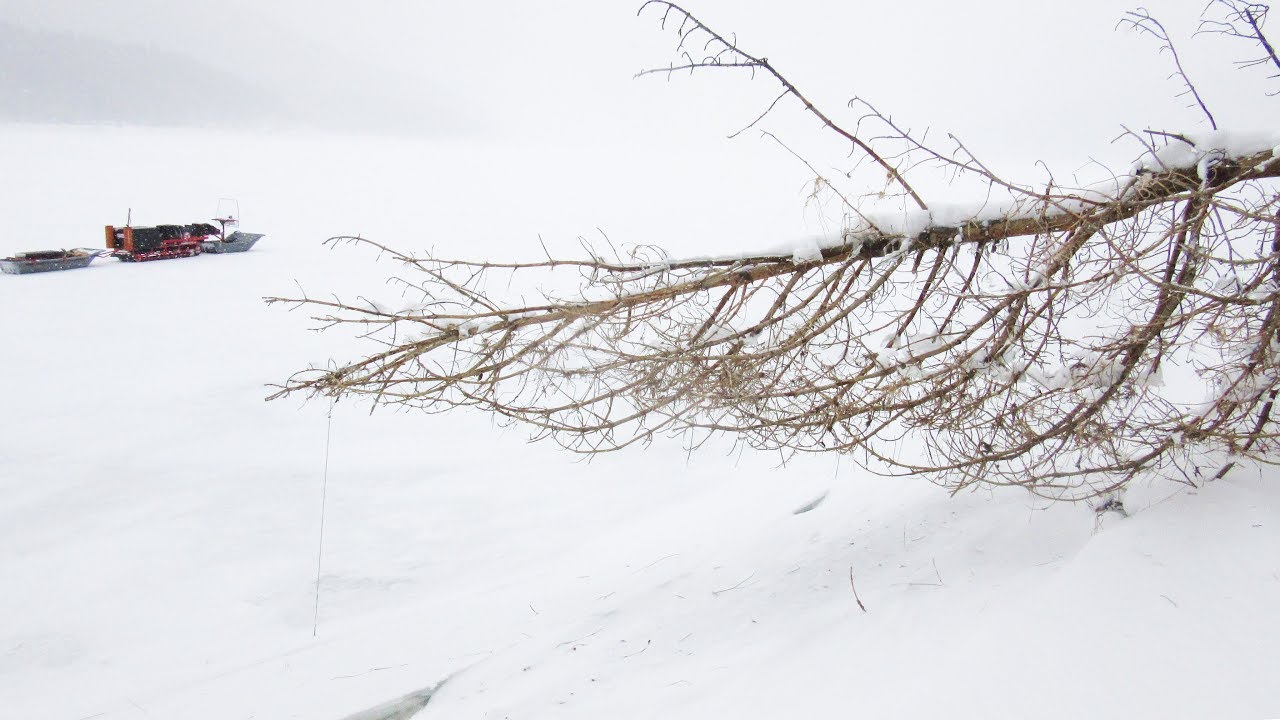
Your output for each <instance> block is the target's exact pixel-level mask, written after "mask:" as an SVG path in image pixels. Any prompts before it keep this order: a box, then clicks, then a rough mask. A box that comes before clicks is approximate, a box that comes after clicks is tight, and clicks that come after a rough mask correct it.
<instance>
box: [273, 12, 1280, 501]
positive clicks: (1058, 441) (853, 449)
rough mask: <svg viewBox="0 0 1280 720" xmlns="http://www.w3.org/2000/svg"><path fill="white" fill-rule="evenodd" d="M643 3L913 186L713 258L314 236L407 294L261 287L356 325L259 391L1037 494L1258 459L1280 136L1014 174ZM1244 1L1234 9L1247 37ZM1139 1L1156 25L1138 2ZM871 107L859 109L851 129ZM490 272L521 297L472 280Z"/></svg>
mask: <svg viewBox="0 0 1280 720" xmlns="http://www.w3.org/2000/svg"><path fill="white" fill-rule="evenodd" d="M1211 7H1212V6H1211ZM646 9H648V10H650V11H654V10H656V11H660V13H661V17H660V21H661V23H662V24H663V25H664V27H669V28H674V29H675V30H676V32H677V34H678V38H679V39H678V53H679V55H680V58H681V59H680V60H679V61H677V62H674V63H672V64H671V65H669V66H668V67H667V68H665V69H662V70H660V71H647V72H680V71H688V72H699V71H704V70H712V69H717V68H745V69H749V70H751V71H753V72H762V73H764V74H765V75H766V76H768V77H770V78H772V79H773V80H774V81H776V82H778V83H780V85H781V87H782V88H783V90H782V94H781V95H779V96H778V97H777V98H775V99H774V100H773V102H772V103H770V104H769V105H768V106H767V107H766V109H765V111H764V114H765V115H767V114H768V113H769V112H772V111H775V110H776V109H777V108H778V107H779V103H780V102H781V101H783V100H786V99H788V98H790V99H792V100H794V101H798V103H799V105H800V107H801V109H802V110H803V111H804V112H807V113H811V114H813V115H815V116H817V117H818V118H819V119H820V120H822V122H823V125H824V127H826V128H828V129H830V130H833V131H835V132H836V133H838V134H840V135H841V136H842V137H845V138H846V139H847V140H849V141H850V142H851V143H852V144H853V147H854V148H856V149H859V150H861V153H862V154H861V155H860V156H859V157H858V158H856V160H857V161H865V162H869V163H870V164H871V165H872V166H875V167H878V168H880V169H881V170H887V171H888V177H889V181H890V182H891V183H893V184H896V185H897V186H898V187H899V188H901V190H902V192H903V193H905V195H907V196H909V197H910V198H911V200H912V201H913V203H914V205H915V209H913V210H911V211H909V212H906V213H903V212H898V213H894V214H886V215H880V214H877V213H876V212H874V211H873V209H871V208H870V207H869V206H867V205H865V204H863V203H857V202H854V201H852V200H849V199H845V201H846V203H847V206H848V207H849V208H850V220H849V222H848V224H847V226H846V227H845V229H844V230H843V231H842V232H841V233H840V234H839V235H837V236H835V237H829V238H821V239H818V240H806V241H803V242H800V243H794V244H791V245H788V246H783V247H779V248H775V249H771V250H765V251H761V252H754V253H742V254H739V255H735V256H732V257H705V258H688V259H673V258H671V257H669V256H668V255H667V254H666V253H665V252H664V251H663V250H662V249H661V248H658V247H654V246H640V247H633V248H626V249H619V248H616V247H613V246H612V245H611V244H608V243H606V244H605V246H603V247H593V246H589V245H588V246H587V250H588V253H587V257H585V258H581V259H563V258H553V257H551V256H550V255H549V254H548V256H547V257H546V259H545V260H541V261H534V262H525V263H500V262H489V261H472V260H459V259H447V258H437V257H432V256H430V255H418V254H411V253H404V252H401V251H398V250H395V249H393V248H391V247H390V246H387V245H383V244H381V243H378V242H375V241H371V240H368V239H364V238H358V237H354V238H353V237H336V238H333V239H332V240H331V242H333V243H335V244H342V243H354V244H356V245H359V246H363V247H367V248H370V249H373V250H375V251H377V252H378V253H380V254H384V255H389V256H390V257H392V258H393V259H395V260H396V261H398V262H399V263H401V264H402V265H403V266H404V268H405V269H406V272H405V273H403V274H401V275H399V276H397V277H396V278H394V282H395V283H396V284H397V286H398V287H399V288H401V289H402V290H403V294H404V297H405V300H406V304H404V306H403V307H401V308H399V309H391V308H389V307H386V306H385V305H383V304H378V303H373V302H369V301H365V300H357V301H352V302H347V301H343V300H341V299H337V298H334V299H329V300H325V299H318V298H311V297H307V296H305V295H304V296H302V297H297V298H270V299H269V302H282V303H289V304H292V305H295V306H297V307H305V308H308V309H309V310H311V311H312V313H313V317H314V318H315V320H316V321H317V322H318V323H319V324H320V325H321V327H351V328H354V329H356V330H358V332H359V334H360V335H361V336H362V337H364V338H366V340H367V341H369V342H373V343H377V344H378V350H377V351H376V352H374V353H372V354H370V355H368V356H367V357H364V358H362V359H357V360H354V361H352V362H350V363H347V364H345V365H342V366H340V367H337V368H336V369H335V368H313V369H309V370H305V371H302V372H300V373H298V374H296V375H295V376H293V377H292V378H290V379H289V380H288V381H287V382H286V383H285V384H284V385H283V386H281V387H280V388H279V389H278V391H277V392H276V393H275V394H274V395H273V396H272V397H273V398H275V397H282V396H286V395H290V394H294V393H302V394H313V395H327V396H334V397H342V396H354V397H366V398H369V399H370V400H372V401H373V402H374V403H377V404H381V405H387V406H400V407H409V408H416V409H421V410H425V411H427V412H443V411H448V410H452V409H455V408H459V407H477V408H481V409H483V410H486V411H489V412H492V413H494V414H496V415H497V416H499V417H501V418H504V419H506V420H508V421H510V422H512V423H517V424H520V425H522V426H524V427H527V428H530V429H531V431H532V432H533V434H534V436H535V437H537V438H545V439H550V440H552V441H554V442H558V443H560V444H561V445H563V446H564V447H566V448H568V449H570V450H572V451H575V452H581V453H598V452H606V451H615V450H620V449H622V448H626V447H629V446H632V445H635V444H645V443H648V442H650V441H652V440H653V439H655V438H658V437H661V436H669V435H674V436H678V437H680V438H682V439H684V441H685V442H686V443H687V444H688V445H689V446H690V447H698V446H700V445H701V444H703V443H705V442H706V441H708V440H709V439H710V438H712V437H716V436H719V435H727V436H729V437H732V438H734V439H735V440H736V441H738V442H742V443H747V444H749V445H751V446H753V447H757V448H765V449H771V450H780V451H783V452H784V453H797V452H841V453H849V454H851V455H853V456H854V458H855V459H857V460H858V461H859V462H860V463H861V464H862V465H863V466H864V467H867V468H870V469H873V470H875V471H878V472H884V473H889V474H920V475H924V476H926V477H928V478H930V479H932V480H934V481H936V482H939V483H941V484H944V485H947V486H949V487H952V488H954V489H957V490H958V489H960V488H964V487H967V486H970V485H973V484H975V483H985V484H997V485H1018V486H1022V487H1026V488H1028V489H1029V490H1031V491H1033V492H1036V493H1039V494H1042V495H1046V496H1050V497H1055V498H1073V499H1078V498H1084V497H1092V496H1097V495H1107V494H1110V493H1114V492H1115V491H1117V490H1118V489H1120V488H1122V487H1123V486H1124V485H1125V484H1126V483H1128V482H1129V481H1130V480H1132V479H1133V478H1135V477H1138V476H1139V475H1141V474H1150V473H1160V474H1163V475H1165V476H1171V477H1175V478H1178V479H1182V480H1184V481H1187V482H1196V481H1197V478H1200V477H1207V476H1211V475H1213V474H1214V471H1215V470H1216V469H1218V468H1220V467H1222V464H1223V462H1225V460H1224V458H1226V457H1228V456H1231V457H1239V456H1248V457H1253V458H1258V459H1263V460H1267V459H1269V458H1270V457H1272V454H1273V453H1274V452H1275V450H1276V448H1277V441H1278V440H1280V434H1277V431H1276V428H1275V427H1274V426H1273V424H1272V423H1271V421H1270V414H1271V408H1272V405H1273V402H1274V399H1275V396H1276V394H1277V388H1280V385H1278V383H1280V360H1278V357H1280V215H1278V210H1280V192H1278V188H1277V182H1276V178H1277V177H1280V159H1278V158H1277V155H1280V147H1277V146H1280V136H1273V137H1263V138H1256V137H1246V136H1242V135H1235V134H1231V133H1227V132H1221V131H1217V132H1213V133H1208V134H1204V135H1196V134H1194V133H1187V134H1179V133H1169V132H1163V131H1161V132H1156V131H1149V132H1146V133H1141V134H1140V133H1129V136H1130V137H1131V138H1132V139H1135V140H1137V141H1139V142H1141V143H1142V145H1141V147H1142V152H1143V154H1142V159H1141V160H1140V161H1139V162H1138V163H1137V164H1135V165H1134V166H1133V167H1132V168H1130V169H1129V170H1128V171H1126V172H1124V173H1119V174H1117V175H1116V176H1115V177H1114V178H1113V179H1112V180H1111V181H1109V182H1108V183H1105V184H1103V185H1098V186H1094V187H1089V188H1078V189H1068V188H1064V187H1061V186H1059V185H1056V184H1053V183H1052V182H1051V183H1049V184H1046V185H1044V186H1040V187H1034V186H1028V185H1024V184H1019V183H1016V182H1013V181H1010V180H1007V179H1005V178H1002V177H999V176H998V175H996V174H995V173H993V172H991V171H990V169H989V168H988V167H987V166H986V165H984V164H983V163H982V162H981V161H980V160H979V159H978V158H977V157H976V156H975V155H973V154H972V153H970V152H969V151H968V149H967V148H965V147H964V146H963V145H960V144H959V143H957V144H956V147H954V148H952V149H950V150H948V151H945V152H944V151H941V150H937V149H935V148H931V147H930V146H928V145H927V144H926V143H924V142H923V141H922V140H919V139H917V138H915V137H914V136H913V135H912V134H911V133H910V132H907V131H904V130H902V129H901V128H900V127H899V126H898V125H896V124H895V123H894V121H893V120H892V119H890V118H889V117H888V116H886V115H884V114H881V113H880V112H879V111H877V110H876V109H875V108H874V107H873V106H871V105H870V104H868V103H863V102H858V103H857V105H856V106H857V107H861V108H862V109H863V110H864V112H865V115H864V116H863V117H862V118H860V119H859V121H858V122H857V123H856V129H857V132H851V131H849V130H847V129H845V128H843V127H842V126H840V125H837V124H836V122H834V121H833V120H831V119H830V117H829V116H828V115H826V114H825V113H823V112H822V111H821V110H819V109H818V108H816V107H815V106H813V104H812V103H810V102H809V101H808V100H807V99H806V97H805V96H804V95H803V94H802V93H801V92H800V91H799V90H797V89H796V85H794V84H793V83H792V82H790V81H789V80H788V79H787V78H785V77H783V76H782V75H781V74H780V73H778V72H777V70H776V69H775V68H774V67H773V65H772V64H770V63H769V61H768V60H767V59H764V58H757V57H755V56H753V55H751V54H749V53H747V52H745V51H743V50H741V49H740V48H739V46H738V44H737V41H736V40H734V39H730V38H729V36H726V35H723V34H720V33H718V32H716V31H714V30H712V29H711V28H710V27H709V26H707V25H706V24H704V23H703V22H702V21H700V20H698V19H697V18H695V17H694V16H693V15H691V14H690V13H688V12H687V11H685V10H684V9H683V8H681V7H680V6H678V5H675V4H673V3H670V2H665V1H664V0H649V2H646V3H645V4H644V5H643V6H642V7H641V12H642V13H643V12H644V11H645V10H646ZM1250 12H1251V13H1252V14H1248V13H1246V14H1244V15H1241V16H1239V17H1238V18H1237V19H1236V20H1235V21H1233V22H1234V23H1235V24H1233V25H1231V27H1233V28H1237V29H1238V30H1239V35H1240V37H1242V38H1244V39H1245V40H1246V42H1250V43H1254V44H1257V43H1258V42H1259V38H1261V37H1263V36H1262V35H1261V31H1260V29H1256V32H1255V28H1253V26H1251V25H1250V24H1249V18H1254V19H1257V18H1259V17H1260V15H1259V13H1257V12H1254V11H1250ZM1133 22H1135V23H1138V24H1140V25H1141V26H1142V27H1144V28H1147V29H1148V30H1149V29H1150V28H1159V29H1160V33H1161V34H1160V37H1162V38H1163V40H1164V41H1165V42H1168V36H1167V33H1164V32H1163V26H1161V25H1158V24H1155V20H1154V18H1150V16H1149V15H1139V16H1137V17H1136V18H1135V19H1134V20H1133ZM1258 28H1260V25H1259V26H1258ZM1184 79H1185V76H1184ZM1187 84H1188V86H1190V82H1189V81H1187ZM1193 92H1194V91H1193ZM1196 97H1197V99H1198V98H1199V96H1198V94H1197V95H1196ZM1204 109H1205V112H1206V114H1207V115H1209V117H1212V115H1211V114H1210V113H1208V108H1207V107H1205V108H1204ZM761 117H763V115H762V116H761ZM753 124H754V123H753ZM872 124H874V125H876V126H878V130H877V131H876V133H877V134H875V135H863V134H861V133H862V132H863V130H864V129H865V128H868V127H870V125H872ZM868 137H869V138H871V139H864V138H868ZM880 146H883V147H893V148H897V149H896V150H895V151H894V152H881V151H880V150H878V149H877V147H880ZM902 148H906V149H905V150H903V149H902ZM929 165H933V166H936V167H941V168H943V169H946V170H948V171H949V172H952V173H955V174H959V175H964V176H967V177H969V178H971V179H977V180H979V181H981V182H982V183H985V185H986V187H987V188H988V190H989V191H997V190H998V191H999V192H1000V193H1002V194H1003V196H1007V198H1008V199H1007V201H1006V202H1004V203H1002V204H997V203H992V202H990V201H988V202H985V203H983V204H974V205H946V204H944V203H930V204H926V203H925V202H924V201H923V200H922V199H921V198H920V197H919V196H918V195H917V194H916V193H915V191H914V189H912V187H911V186H910V185H909V184H907V181H906V175H907V174H908V172H916V171H918V170H919V169H920V168H922V167H925V166H929ZM897 168H904V170H902V171H900V170H899V169H897ZM566 274H567V275H569V276H571V277H572V278H573V279H574V281H573V282H566V278H565V276H566ZM494 280H501V282H494ZM512 283H515V284H517V285H518V286H520V287H521V288H532V289H536V290H537V292H538V295H537V297H536V299H535V300H533V301H529V300H527V299H525V298H526V296H522V295H517V294H515V293H507V294H506V295H504V294H502V293H495V292H492V291H490V290H489V288H492V287H504V286H509V285H511V284H512ZM554 288H569V289H568V290H567V291H561V292H556V291H555V290H554ZM1188 388H1199V389H1201V390H1200V391H1196V392H1188ZM904 438H908V439H909V440H908V441H904ZM1214 463H1216V464H1214ZM1211 464H1214V465H1213V467H1208V465H1211Z"/></svg>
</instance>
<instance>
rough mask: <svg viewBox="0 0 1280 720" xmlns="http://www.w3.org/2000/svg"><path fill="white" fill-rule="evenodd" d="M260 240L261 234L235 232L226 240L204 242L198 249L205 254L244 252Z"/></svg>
mask: <svg viewBox="0 0 1280 720" xmlns="http://www.w3.org/2000/svg"><path fill="white" fill-rule="evenodd" d="M262 238H263V233H246V232H240V231H239V230H237V231H235V232H233V233H231V234H230V235H228V236H227V239H226V240H205V241H204V242H202V243H200V247H201V249H202V250H204V251H205V252H207V253H236V252H245V251H247V250H248V249H249V248H251V247H253V244H254V243H256V242H258V241H259V240H261V239H262Z"/></svg>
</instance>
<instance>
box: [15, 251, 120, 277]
mask: <svg viewBox="0 0 1280 720" xmlns="http://www.w3.org/2000/svg"><path fill="white" fill-rule="evenodd" d="M108 254H110V253H109V252H108V251H106V250H90V249H88V248H76V249H74V250H32V251H31V252H20V253H16V254H14V255H13V257H7V258H2V259H0V272H4V273H7V274H9V275H26V274H28V273H39V272H54V271H56V270H75V269H77V268H82V267H88V265H89V263H91V262H93V260H94V258H96V257H98V256H100V255H108Z"/></svg>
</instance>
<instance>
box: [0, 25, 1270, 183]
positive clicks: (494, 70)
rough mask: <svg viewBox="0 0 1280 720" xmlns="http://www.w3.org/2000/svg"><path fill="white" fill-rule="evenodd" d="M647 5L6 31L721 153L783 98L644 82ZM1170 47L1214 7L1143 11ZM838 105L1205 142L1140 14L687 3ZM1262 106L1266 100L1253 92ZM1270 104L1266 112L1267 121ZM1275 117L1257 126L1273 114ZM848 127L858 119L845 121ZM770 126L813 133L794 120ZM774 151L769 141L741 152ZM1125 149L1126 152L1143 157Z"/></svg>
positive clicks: (988, 134)
mask: <svg viewBox="0 0 1280 720" xmlns="http://www.w3.org/2000/svg"><path fill="white" fill-rule="evenodd" d="M639 5H640V3H639V2H638V1H637V0H564V1H562V2H557V3H529V2H517V1H513V0H508V1H506V2H495V1H492V0H490V1H487V2H485V1H478V2H441V1H439V0H416V1H413V2H410V1H408V0H366V1H364V2H358V3H357V2H349V1H346V0H342V1H339V0H269V1H263V0H186V1H182V2H178V1H175V0H6V2H5V3H4V4H3V6H0V19H7V20H9V21H11V22H16V23H18V24H21V25H24V26H27V27H38V28H43V29H49V30H58V31H65V32H72V33H79V34H89V35H95V36H99V37H113V38H116V39H118V40H121V41H128V42H132V43H142V44H151V45H153V46H155V47H159V48H162V49H166V50H170V51H174V52H181V53H185V54H189V55H191V56H193V57H195V58H199V59H201V60H203V61H204V62H206V63H208V64H211V65H214V66H217V67H220V68H222V69H225V70H228V71H231V72H234V73H236V74H238V75H241V76H244V77H247V78H252V79H254V80H255V81H257V82H259V83H261V84H264V85H266V86H268V87H271V88H283V89H284V90H283V91H284V92H288V91H289V90H288V89H289V88H290V87H292V88H294V89H296V90H297V91H298V92H302V91H303V86H306V85H311V84H315V83H316V82H317V81H316V78H317V77H320V76H324V77H328V78H331V79H333V80H334V82H335V83H336V86H339V87H355V86H361V87H365V88H371V89H376V90H378V91H379V92H384V93H389V94H393V95H396V96H399V97H401V98H409V99H411V100H412V101H413V102H415V103H420V104H421V106H422V107H426V108H429V110H430V112H432V113H435V114H437V115H439V116H441V117H445V116H447V118H448V120H449V121H448V122H447V123H444V125H447V126H449V128H450V129H451V131H462V132H465V133H468V134H474V135H483V136H494V137H497V136H501V137H504V138H507V139H511V140H514V141H517V142H590V141H608V140H610V139H621V140H623V141H626V142H641V143H642V142H647V141H651V140H652V141H655V142H666V141H697V140H698V139H701V140H702V141H707V142H719V141H722V140H723V138H724V136H725V135H726V134H728V133H729V132H731V131H732V130H734V129H736V127H737V126H738V125H740V124H744V123H745V122H748V121H749V120H750V119H751V118H752V117H754V113H755V112H757V111H758V110H759V109H760V108H761V107H763V104H767V102H768V101H769V100H770V99H771V98H772V97H773V94H774V92H775V91H774V88H773V87H771V86H769V85H767V84H766V83H765V82H762V81H757V82H755V83H747V82H745V80H744V79H743V78H733V77H730V76H728V75H723V74H722V75H718V76H712V75H707V76H705V77H702V78H693V79H689V78H677V79H675V80H673V81H672V82H671V83H667V82H665V81H663V80H660V79H655V78H650V79H645V80H633V79H632V75H633V74H634V73H635V71H637V70H639V69H641V68H642V67H645V66H653V65H663V64H665V63H666V62H668V61H669V60H670V59H672V55H671V53H670V49H671V47H672V39H673V37H674V36H673V35H672V34H671V33H665V34H664V33H661V32H659V30H658V27H657V25H658V16H657V14H656V13H650V14H648V15H647V16H645V17H641V18H637V17H636V10H637V8H638V7H639ZM1146 5H1147V6H1148V7H1149V8H1150V9H1151V10H1152V12H1153V13H1155V14H1157V15H1158V16H1160V17H1161V18H1162V19H1163V20H1165V22H1166V24H1167V25H1168V26H1169V28H1170V30H1171V31H1172V32H1173V33H1174V35H1175V36H1181V37H1185V36H1187V35H1189V34H1190V32H1191V31H1192V30H1193V29H1194V21H1195V19H1196V18H1197V17H1198V16H1199V13H1200V11H1201V8H1202V6H1203V2H1202V0H1158V1H1156V2H1147V3H1146ZM687 6H688V8H689V9H690V10H691V11H693V12H694V13H695V14H697V15H699V16H700V17H701V18H702V19H704V20H705V21H707V22H708V23H709V24H711V25H713V26H714V27H716V28H718V29H720V30H722V31H723V32H726V33H730V32H734V33H737V36H738V37H739V38H740V39H741V42H742V44H743V46H744V48H745V49H747V50H749V51H752V52H755V53H757V54H760V55H764V56H767V57H769V58H770V59H771V60H772V61H774V63H775V64H776V65H777V66H778V67H779V68H780V69H782V70H783V71H784V72H785V73H787V74H788V75H789V76H791V78H792V79H793V80H794V81H795V82H797V84H799V85H800V86H801V87H802V88H803V89H805V90H806V91H808V92H809V93H810V94H811V96H812V97H813V98H814V99H815V100H817V101H819V102H820V103H821V104H825V105H826V106H827V107H828V108H829V109H832V110H834V111H837V112H839V111H840V110H841V107H842V104H843V103H844V101H846V100H847V99H848V98H850V97H852V96H854V95H859V96H862V97H865V98H867V99H870V100H873V101H874V102H876V103H877V104H878V105H879V106H880V107H881V108H882V109H884V110H887V111H890V112H892V113H893V114H894V115H895V118H897V119H899V120H900V121H902V122H904V123H905V124H908V125H911V126H914V127H922V126H924V125H930V126H932V127H933V128H935V129H937V130H945V131H952V132H955V133H957V134H958V135H960V136H961V137H963V138H964V139H965V140H966V141H967V142H968V143H969V144H970V145H971V146H973V147H975V148H978V149H979V150H984V151H985V152H986V154H988V155H993V154H994V155H997V156H1008V157H1013V158H1020V159H1023V160H1025V161H1028V162H1029V161H1030V160H1034V159H1045V160H1048V161H1051V162H1054V163H1055V164H1059V166H1061V165H1060V164H1061V163H1071V164H1078V163H1080V162H1083V161H1084V160H1085V157H1086V156H1087V155H1095V156H1098V157H1102V158H1107V157H1108V153H1109V152H1111V151H1109V150H1108V146H1107V143H1108V142H1109V141H1110V140H1111V138H1113V137H1115V135H1117V134H1118V132H1119V130H1120V125H1121V123H1126V124H1128V125H1130V126H1131V127H1135V128H1143V127H1162V128H1169V129H1177V130H1192V131H1194V130H1197V129H1202V128H1203V127H1204V126H1203V122H1202V120H1201V119H1200V117H1199V115H1198V113H1196V112H1193V111H1191V110H1187V109H1186V108H1185V103H1184V101H1181V100H1177V99H1175V98H1174V97H1173V96H1174V94H1175V93H1176V92H1178V90H1179V88H1178V86H1177V85H1176V84H1175V83H1174V82H1172V81H1169V80H1166V79H1165V76H1166V75H1167V73H1168V71H1169V65H1168V63H1167V58H1166V57H1161V56H1159V55H1158V54H1157V52H1156V47H1155V44H1154V41H1153V40H1152V39H1151V38H1148V37H1140V36H1137V35H1135V34H1133V33H1131V32H1122V31H1116V30H1115V29H1114V28H1115V25H1116V21H1117V20H1118V19H1119V18H1120V17H1121V15H1122V14H1123V13H1124V11H1125V10H1127V9H1130V8H1131V7H1132V5H1130V4H1128V3H1125V2H1115V1H1113V0H1077V1H1076V2H1071V3H1063V2H1056V3H1041V2H1025V0H985V1H984V2H978V3H957V2H954V1H953V0H916V1H914V2H911V3H896V2H871V3H833V2H830V1H829V0H793V1H792V2H788V3H785V4H784V3H778V2H773V1H765V0H689V2H688V3H687ZM1219 49H1221V46H1220V45H1219V44H1215V43H1213V42H1211V41H1209V42H1191V41H1186V40H1184V41H1183V47H1182V50H1183V53H1184V56H1185V57H1184V60H1185V61H1187V63H1188V65H1189V66H1190V67H1192V68H1193V70H1194V71H1195V73H1196V75H1197V77H1198V79H1199V81H1200V84H1201V85H1202V90H1204V91H1205V92H1206V94H1207V95H1208V97H1209V98H1210V100H1211V101H1212V102H1214V103H1215V105H1216V106H1217V107H1218V108H1219V109H1218V112H1219V116H1220V117H1219V120H1220V121H1221V122H1222V123H1223V124H1227V125H1246V126H1255V127H1256V126H1260V125H1263V126H1265V125H1268V124H1272V123H1271V122H1270V121H1271V119H1272V118H1273V117H1274V115H1268V114H1266V113H1265V111H1266V110H1269V109H1271V108H1272V107H1273V105H1274V103H1270V104H1261V105H1260V104H1258V101H1257V100H1256V99H1251V100H1250V102H1249V103H1241V102H1237V101H1235V100H1233V99H1232V98H1231V97H1230V96H1229V94H1227V93H1225V92H1222V90H1223V89H1232V90H1234V89H1238V88H1239V87H1240V86H1241V84H1242V82H1241V81H1242V80H1243V79H1244V78H1243V77H1242V76H1240V74H1239V73H1238V72H1236V71H1233V70H1232V69H1231V68H1230V66H1229V64H1228V63H1227V62H1226V61H1225V60H1224V59H1223V58H1215V57H1212V52H1210V51H1213V50H1219ZM1254 95H1255V97H1256V95H1260V93H1255V94H1254ZM1259 108H1263V109H1264V110H1263V111H1260V110H1259ZM1260 112H1262V115H1261V116H1260ZM846 119H849V116H846ZM770 127H773V128H777V129H782V130H784V131H789V132H800V133H802V132H803V131H804V129H805V128H807V127H809V125H807V124H806V122H805V121H804V119H803V118H801V117H800V116H799V115H798V114H797V113H791V114H790V115H785V114H784V115H781V116H779V117H777V118H775V119H774V120H772V125H771V126H770ZM739 142H749V143H760V142H761V141H760V140H759V138H758V136H754V137H753V138H748V139H746V140H744V141H739ZM1132 154H1133V153H1132V152H1131V151H1129V150H1125V151H1123V152H1121V153H1120V155H1122V156H1124V157H1125V158H1128V157H1131V156H1132Z"/></svg>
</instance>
